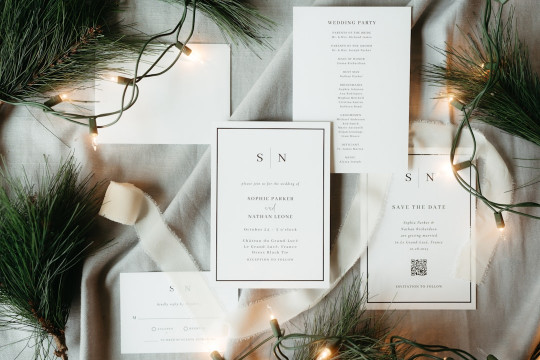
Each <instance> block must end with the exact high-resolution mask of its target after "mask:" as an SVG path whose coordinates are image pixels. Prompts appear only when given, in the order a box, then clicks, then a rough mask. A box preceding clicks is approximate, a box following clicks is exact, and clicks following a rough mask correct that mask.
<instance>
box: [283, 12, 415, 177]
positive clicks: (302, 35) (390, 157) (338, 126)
mask: <svg viewBox="0 0 540 360" xmlns="http://www.w3.org/2000/svg"><path fill="white" fill-rule="evenodd" d="M293 14H294V20H293V42H294V45H293V51H294V54H293V120H295V121H296V120H300V121H319V120H322V121H332V123H333V130H332V131H333V134H332V141H333V147H332V151H333V155H332V161H333V163H332V165H333V170H332V171H333V172H336V173H360V172H393V171H395V170H396V169H403V170H405V169H406V164H407V150H408V136H409V69H410V38H411V30H410V29H411V8H409V7H327V6H321V7H317V6H314V7H295V8H294V10H293Z"/></svg>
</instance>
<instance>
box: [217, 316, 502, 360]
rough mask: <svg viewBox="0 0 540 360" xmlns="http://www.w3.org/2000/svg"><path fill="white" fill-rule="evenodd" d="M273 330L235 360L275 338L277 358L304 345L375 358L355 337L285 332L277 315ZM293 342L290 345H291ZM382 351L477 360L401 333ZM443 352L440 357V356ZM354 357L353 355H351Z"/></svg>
mask: <svg viewBox="0 0 540 360" xmlns="http://www.w3.org/2000/svg"><path fill="white" fill-rule="evenodd" d="M270 329H271V332H272V335H270V336H269V337H267V338H265V339H263V340H262V341H260V342H259V343H257V344H256V345H255V346H253V347H252V348H251V349H250V350H249V351H247V352H246V353H244V354H242V355H240V356H238V357H235V358H233V360H244V359H246V358H248V357H249V356H250V355H252V354H253V353H254V352H255V351H257V350H258V349H259V348H260V347H261V346H263V345H264V344H266V343H268V342H269V341H271V340H275V342H274V343H273V345H272V353H273V354H274V356H275V358H276V359H277V360H290V359H289V357H288V356H287V355H286V354H285V352H284V350H289V351H294V350H298V349H301V348H308V349H310V352H312V353H313V359H314V360H330V359H340V358H341V357H340V352H345V351H348V352H351V351H353V352H355V355H356V356H357V357H354V358H355V359H356V358H358V359H371V358H373V357H372V356H370V355H369V354H367V353H364V351H363V350H362V349H360V347H359V346H358V344H357V343H355V341H354V339H353V336H325V335H310V334H301V333H291V334H288V335H285V332H284V331H283V330H282V329H281V327H280V326H279V323H278V321H277V319H276V318H275V317H274V315H270ZM289 343H290V344H289ZM377 346H379V347H380V349H381V350H385V351H384V352H385V353H386V354H387V355H388V357H385V359H389V360H399V359H402V357H400V356H399V355H398V350H399V349H400V348H402V347H404V348H408V349H410V348H411V347H414V348H416V349H418V350H420V351H421V353H417V354H413V355H410V357H408V360H414V359H425V358H428V359H433V360H452V359H454V358H453V357H450V356H446V355H449V354H452V355H454V356H456V358H459V359H463V360H477V358H476V357H474V356H473V355H472V354H470V353H469V352H467V351H465V350H461V349H457V348H451V347H447V346H444V345H426V344H421V343H418V342H415V341H412V340H409V339H407V338H404V337H401V336H392V337H390V341H389V342H388V343H384V344H379V345H377ZM439 355H440V356H439ZM210 358H211V359H212V360H225V358H224V357H223V356H222V355H221V353H220V352H219V351H217V350H214V351H212V353H210ZM348 358H350V357H348ZM487 360H497V358H496V357H495V356H493V355H488V356H487Z"/></svg>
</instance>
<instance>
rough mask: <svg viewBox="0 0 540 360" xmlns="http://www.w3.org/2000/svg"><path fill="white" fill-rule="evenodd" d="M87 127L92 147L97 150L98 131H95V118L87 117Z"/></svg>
mask: <svg viewBox="0 0 540 360" xmlns="http://www.w3.org/2000/svg"><path fill="white" fill-rule="evenodd" d="M88 129H89V130H90V139H91V141H92V147H93V148H94V151H96V150H97V146H98V141H97V137H98V131H97V124H96V118H95V117H93V118H90V119H88Z"/></svg>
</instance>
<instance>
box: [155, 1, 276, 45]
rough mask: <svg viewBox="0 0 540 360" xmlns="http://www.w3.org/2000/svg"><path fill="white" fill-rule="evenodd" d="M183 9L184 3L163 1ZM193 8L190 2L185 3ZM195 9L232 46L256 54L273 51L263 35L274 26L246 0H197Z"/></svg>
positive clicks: (272, 22)
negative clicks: (261, 51)
mask: <svg viewBox="0 0 540 360" xmlns="http://www.w3.org/2000/svg"><path fill="white" fill-rule="evenodd" d="M163 1H166V2H169V3H177V4H181V5H182V6H183V5H184V4H185V3H186V0H163ZM187 3H188V5H189V6H190V8H193V0H187ZM197 10H198V11H201V12H202V13H203V14H205V15H206V16H208V17H209V18H210V19H211V20H212V21H213V22H214V23H216V25H217V26H218V27H219V29H220V31H221V33H222V34H223V36H224V37H225V38H226V39H227V40H228V41H230V42H232V43H233V44H235V45H239V44H242V45H244V46H245V47H247V48H249V49H250V50H252V51H254V52H256V50H257V47H266V48H272V47H271V45H270V43H269V42H268V40H267V37H266V36H265V35H264V34H263V33H264V31H268V30H272V29H273V28H274V26H275V25H276V23H275V22H274V21H272V20H271V19H269V18H267V17H266V16H264V15H261V14H260V13H259V12H258V11H257V9H255V8H254V7H253V6H251V5H250V4H249V3H248V2H247V1H245V0H198V1H197Z"/></svg>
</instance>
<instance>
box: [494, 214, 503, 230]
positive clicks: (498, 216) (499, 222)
mask: <svg viewBox="0 0 540 360" xmlns="http://www.w3.org/2000/svg"><path fill="white" fill-rule="evenodd" d="M494 215H495V224H497V229H499V231H501V232H502V231H504V227H505V225H504V219H503V216H502V214H501V213H500V212H496V213H495V214H494Z"/></svg>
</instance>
